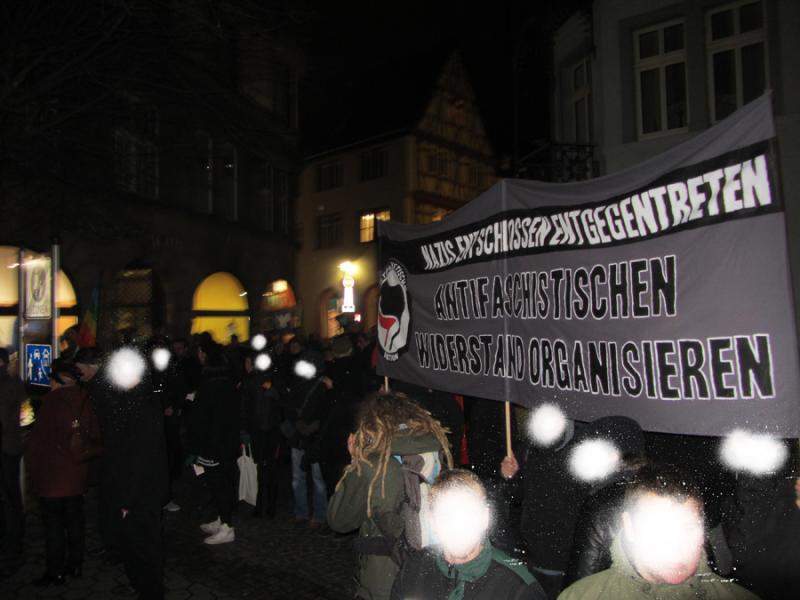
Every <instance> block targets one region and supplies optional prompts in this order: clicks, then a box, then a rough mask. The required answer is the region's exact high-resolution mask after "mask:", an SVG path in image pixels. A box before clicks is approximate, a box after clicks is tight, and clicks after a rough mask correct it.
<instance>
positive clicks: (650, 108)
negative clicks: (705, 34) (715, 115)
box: [633, 20, 689, 138]
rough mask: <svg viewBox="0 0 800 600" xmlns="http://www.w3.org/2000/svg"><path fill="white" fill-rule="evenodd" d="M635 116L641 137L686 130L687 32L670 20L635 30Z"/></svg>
mask: <svg viewBox="0 0 800 600" xmlns="http://www.w3.org/2000/svg"><path fill="white" fill-rule="evenodd" d="M633 46H634V75H635V77H636V119H637V130H638V133H639V137H640V138H646V137H654V136H657V135H663V134H665V133H670V132H674V131H682V130H686V128H687V125H688V122H689V120H688V103H687V100H686V34H685V27H684V23H683V21H679V20H676V21H668V22H666V23H661V24H659V25H655V26H653V27H647V28H645V29H639V30H638V31H635V32H634V34H633Z"/></svg>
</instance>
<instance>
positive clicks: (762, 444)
mask: <svg viewBox="0 0 800 600" xmlns="http://www.w3.org/2000/svg"><path fill="white" fill-rule="evenodd" d="M720 456H721V458H722V462H723V463H725V465H727V466H728V468H730V469H733V470H734V471H744V472H746V473H750V474H752V475H766V474H767V473H773V472H775V471H777V470H778V469H779V468H780V467H781V466H782V465H783V463H785V462H786V458H787V457H788V451H787V449H786V446H785V445H784V444H783V443H782V442H781V440H779V439H775V438H773V437H772V436H770V435H767V434H765V433H752V432H750V431H745V430H743V429H737V430H735V431H733V432H731V433H730V434H729V435H728V436H727V437H726V438H725V441H724V442H722V446H721V448H720Z"/></svg>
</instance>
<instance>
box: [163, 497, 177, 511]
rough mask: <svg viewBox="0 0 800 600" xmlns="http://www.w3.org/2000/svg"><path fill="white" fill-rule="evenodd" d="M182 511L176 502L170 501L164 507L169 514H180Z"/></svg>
mask: <svg viewBox="0 0 800 600" xmlns="http://www.w3.org/2000/svg"><path fill="white" fill-rule="evenodd" d="M180 509H181V507H180V505H179V504H175V501H174V500H170V501H169V502H167V503H166V504H165V505H164V510H165V511H167V512H178V511H179V510H180Z"/></svg>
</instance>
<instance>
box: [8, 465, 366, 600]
mask: <svg viewBox="0 0 800 600" xmlns="http://www.w3.org/2000/svg"><path fill="white" fill-rule="evenodd" d="M190 478H191V475H190V474H188V473H187V474H185V475H184V477H183V479H182V480H181V484H180V485H179V486H178V487H177V489H176V491H175V495H176V498H175V499H176V501H177V502H178V504H180V505H181V507H182V508H181V510H180V511H179V512H176V513H166V512H165V513H164V545H165V555H166V574H165V585H166V588H167V594H166V598H167V600H184V599H187V600H188V599H191V600H206V599H219V600H228V599H238V598H264V599H282V598H287V599H288V598H297V599H302V600H306V599H312V598H319V599H323V600H345V599H349V598H352V597H353V590H354V585H353V574H354V572H355V557H354V555H353V552H352V543H351V538H350V537H344V536H338V535H337V536H334V535H331V536H321V535H319V534H318V533H316V532H312V531H309V530H308V529H307V528H305V527H298V526H296V525H295V524H294V523H293V522H292V518H291V515H290V513H289V506H290V498H289V494H288V490H289V488H288V484H289V481H288V480H287V479H286V478H284V482H285V483H286V485H285V486H283V487H284V490H285V493H284V494H283V495H282V501H281V506H282V508H283V510H282V511H281V512H280V513H279V515H278V516H277V517H275V518H274V519H262V518H259V519H255V518H252V517H250V516H248V513H250V512H251V510H252V509H251V507H249V506H247V505H246V504H243V503H240V505H239V509H238V514H237V516H236V518H235V528H236V541H235V542H233V543H231V544H223V545H220V546H208V545H205V544H203V537H204V534H203V533H202V532H201V531H200V529H199V527H198V525H199V524H200V523H201V522H203V521H204V520H210V519H209V518H208V517H209V516H210V515H209V513H208V511H207V509H205V510H204V509H203V508H202V507H201V506H200V505H201V504H202V503H203V501H204V500H203V499H204V498H206V497H207V494H206V493H205V491H204V490H203V489H202V486H201V485H200V484H199V482H198V481H197V480H194V481H192V480H191V479H190ZM94 510H95V508H94V503H93V501H92V495H91V494H90V496H89V497H88V498H87V503H86V517H87V540H86V546H87V548H90V549H91V548H94V547H96V546H98V545H99V541H98V538H97V534H96V532H95V529H94V516H95V513H94ZM25 541H26V562H25V565H24V566H23V567H22V568H20V569H19V570H18V571H17V572H16V573H14V574H13V575H12V576H10V577H8V578H7V579H5V580H2V581H0V598H4V599H5V598H8V599H11V598H17V599H28V598H61V599H63V600H81V599H84V598H85V599H88V600H102V599H106V598H123V599H125V598H130V599H133V598H135V595H134V594H133V593H132V592H131V591H130V590H129V589H128V588H127V584H128V581H127V577H126V576H125V574H124V572H123V569H122V566H121V565H119V564H117V565H110V564H107V563H106V562H104V561H103V560H102V559H100V558H97V557H93V556H89V555H87V557H86V559H85V561H84V567H83V576H82V577H80V578H76V579H72V580H68V581H67V583H66V584H65V585H63V586H52V587H49V588H45V589H43V590H41V589H37V588H34V587H32V586H31V585H30V582H31V581H32V580H33V579H36V578H37V577H38V576H40V575H41V574H42V573H43V572H44V566H43V565H44V540H43V536H42V528H41V520H40V519H39V515H38V512H37V510H36V506H35V501H33V502H31V503H30V504H29V514H28V517H27V532H26V536H25Z"/></svg>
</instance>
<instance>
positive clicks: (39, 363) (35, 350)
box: [25, 344, 53, 386]
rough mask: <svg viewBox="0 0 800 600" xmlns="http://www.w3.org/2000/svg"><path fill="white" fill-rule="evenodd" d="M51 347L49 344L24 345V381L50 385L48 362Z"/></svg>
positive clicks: (50, 361)
mask: <svg viewBox="0 0 800 600" xmlns="http://www.w3.org/2000/svg"><path fill="white" fill-rule="evenodd" d="M52 361H53V349H52V347H51V346H50V344H26V345H25V381H26V382H27V383H30V384H33V385H48V386H49V385H50V364H51V363H52Z"/></svg>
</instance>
